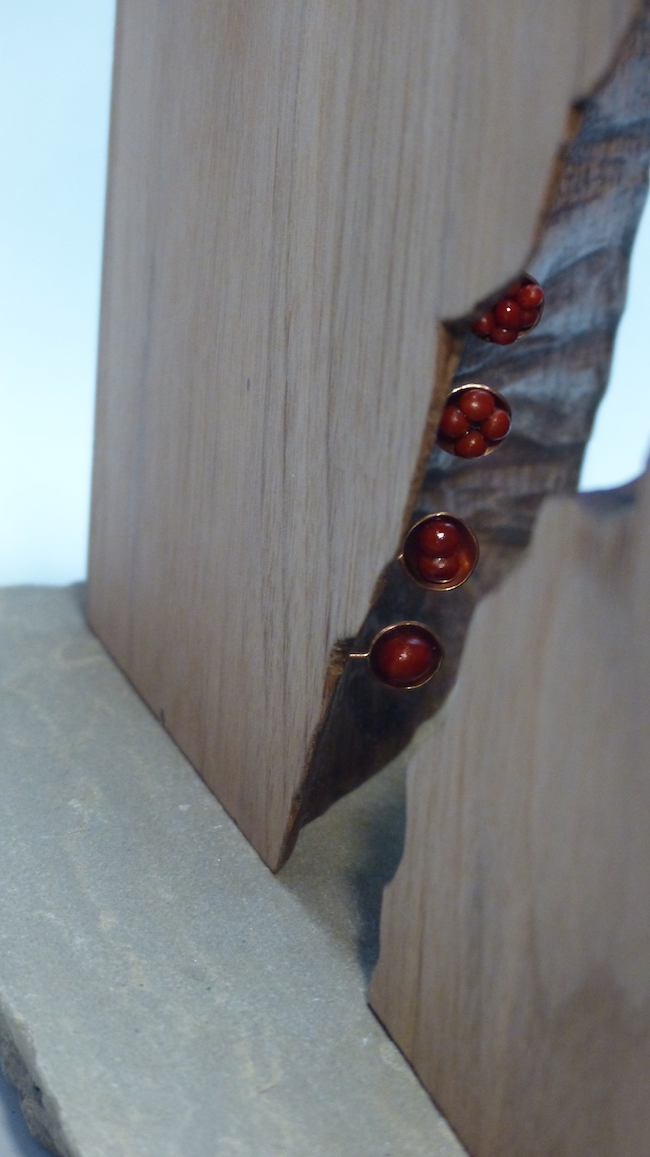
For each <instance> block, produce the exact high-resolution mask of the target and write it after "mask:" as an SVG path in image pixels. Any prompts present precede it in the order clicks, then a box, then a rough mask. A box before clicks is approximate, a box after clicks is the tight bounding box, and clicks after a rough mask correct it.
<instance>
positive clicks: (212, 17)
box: [88, 0, 636, 868]
mask: <svg viewBox="0 0 650 1157" xmlns="http://www.w3.org/2000/svg"><path fill="white" fill-rule="evenodd" d="M635 6H636V5H635V3H634V2H633V0H572V2H570V0H547V2H546V3H545V4H544V5H540V4H539V3H538V0H481V2H476V0H472V2H469V0H466V2H462V3H461V2H460V0H456V2H452V3H450V2H449V0H435V2H432V0H404V2H403V3H399V4H395V3H391V2H389V0H382V2H377V3H369V2H362V0H356V2H355V0H336V2H332V0H302V2H296V0H277V2H275V3H273V4H272V5H271V4H265V3H259V2H251V0H219V2H215V0H182V2H181V0H170V2H168V3H165V4H161V3H157V2H155V0H137V2H136V0H120V3H119V5H118V17H117V33H116V63H115V74H114V95H113V109H112V124H111V145H110V160H109V189H108V203H107V221H106V240H105V262H104V281H103V294H102V319H101V334H100V353H99V382H98V403H97V427H96V430H97V436H96V452H95V468H94V484H93V504H92V529H91V548H90V567H89V596H88V615H89V621H90V623H91V625H92V626H93V627H94V629H95V630H96V631H97V633H98V634H99V636H100V637H101V639H102V640H103V641H104V643H105V645H106V646H107V647H108V649H109V651H110V652H111V653H112V655H113V656H114V657H115V658H116V660H117V661H118V663H119V664H120V666H121V667H122V668H123V669H124V671H125V672H126V673H127V675H128V676H129V677H130V678H131V680H132V681H133V683H134V684H135V686H136V687H137V688H138V690H139V691H140V692H141V694H142V695H143V697H144V698H145V699H146V701H147V702H148V703H149V705H150V706H151V708H152V710H153V711H154V712H155V713H156V714H157V716H158V717H159V718H160V720H161V721H162V722H163V724H164V726H165V727H166V728H167V729H168V730H169V732H170V733H171V735H172V736H173V737H174V739H175V740H176V741H177V743H178V744H179V746H180V747H181V748H182V749H183V751H184V752H185V753H186V754H187V756H188V757H189V758H190V760H191V761H192V763H193V764H194V766H195V767H196V768H197V769H198V770H199V771H200V773H201V774H202V775H203V776H204V778H205V780H206V782H207V783H208V784H209V786H210V787H211V788H212V789H213V790H214V791H215V793H216V794H217V795H218V797H219V799H220V800H221V802H222V803H223V804H224V805H225V807H226V808H227V810H228V811H229V812H230V814H231V815H232V816H233V817H234V818H235V819H236V821H237V823H238V824H239V825H240V827H241V828H242V830H243V831H244V833H245V834H246V835H247V836H248V838H249V839H250V840H251V842H252V843H253V845H254V846H255V847H256V849H257V850H258V852H259V853H260V855H261V856H262V857H263V858H264V859H265V860H266V862H267V863H268V864H269V865H270V866H271V867H274V868H275V867H277V866H278V864H279V863H280V862H281V860H282V857H283V855H284V854H286V850H287V847H288V841H289V839H290V838H291V836H292V833H293V832H294V831H295V816H296V812H297V811H298V810H299V809H300V789H301V784H302V782H303V779H304V775H305V766H306V757H307V753H308V750H309V747H310V744H311V742H312V740H313V737H314V734H315V731H316V728H317V726H318V723H319V718H320V716H321V709H322V700H323V687H324V685H327V686H328V687H329V686H330V685H331V682H332V680H331V679H330V680H329V682H328V681H327V680H326V675H327V671H328V665H329V662H330V657H331V656H332V654H333V653H335V652H336V645H337V642H338V641H339V640H341V639H345V638H348V637H350V636H352V635H354V634H355V633H356V632H357V630H358V628H359V624H360V623H361V622H362V621H363V618H364V616H365V614H366V612H367V609H368V606H369V603H370V599H371V595H372V591H373V587H374V584H375V581H376V578H377V576H378V575H379V574H380V572H381V571H382V569H383V567H384V566H385V565H386V562H387V560H388V559H390V557H391V556H392V555H393V553H394V551H395V548H396V545H397V543H398V540H399V534H400V529H401V527H402V525H403V521H404V517H405V511H406V509H407V505H408V502H409V495H410V493H411V488H412V481H413V477H414V473H415V470H416V466H417V463H418V458H419V453H420V447H421V441H422V433H423V430H424V429H425V425H426V420H427V415H428V413H429V411H430V407H431V402H432V398H431V395H432V383H433V378H434V368H435V365H436V357H437V328H436V327H437V323H438V322H439V321H441V320H442V319H444V318H448V317H457V316H459V315H461V314H464V313H465V312H467V310H468V309H469V308H470V307H471V306H472V303H473V302H475V301H476V300H478V299H480V298H481V297H482V296H484V295H485V294H486V293H487V292H489V291H491V290H492V289H493V288H494V286H496V285H499V284H501V283H503V282H505V281H506V280H507V279H508V277H509V276H510V275H511V274H512V272H513V271H514V270H516V269H518V268H519V267H520V266H521V265H522V263H523V260H524V257H525V254H526V253H527V252H528V251H529V249H530V245H531V241H532V238H533V235H534V232H535V227H536V222H537V220H538V218H539V213H540V209H541V206H542V204H543V202H544V198H545V193H546V188H547V185H548V181H549V175H550V173H551V169H552V165H553V158H554V156H555V153H556V150H557V146H558V142H559V141H560V140H561V139H562V137H563V133H564V128H565V122H566V116H567V109H568V107H569V106H570V104H571V102H572V101H573V100H574V99H575V98H576V97H578V96H580V95H582V94H584V93H585V92H588V91H589V90H590V89H591V88H592V87H593V85H594V83H595V81H596V80H597V78H598V76H599V75H600V74H601V73H602V71H603V69H604V68H605V66H606V65H607V62H608V61H609V60H610V59H611V56H612V53H613V51H614V47H615V45H616V44H617V42H618V41H619V39H620V36H621V35H622V33H623V31H624V29H625V27H626V25H627V22H628V20H629V18H630V16H631V14H632V13H633V11H634V9H635ZM531 110H534V112H533V115H531ZM440 401H441V399H440V398H438V399H437V401H436V405H439V404H440Z"/></svg>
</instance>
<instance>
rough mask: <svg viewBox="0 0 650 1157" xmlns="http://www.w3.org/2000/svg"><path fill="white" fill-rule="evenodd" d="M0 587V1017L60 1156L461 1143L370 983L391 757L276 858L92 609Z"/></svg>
mask: <svg viewBox="0 0 650 1157" xmlns="http://www.w3.org/2000/svg"><path fill="white" fill-rule="evenodd" d="M80 598H81V591H80V588H69V589H58V588H29V587H23V588H5V589H4V590H0V687H1V693H0V817H1V823H2V833H3V836H2V843H1V846H0V1037H1V1038H2V1039H3V1040H4V1050H3V1051H4V1058H5V1065H6V1066H7V1068H8V1071H9V1074H10V1075H11V1076H12V1079H13V1080H14V1081H15V1082H16V1083H17V1084H18V1086H19V1087H21V1091H22V1094H23V1097H24V1106H25V1111H26V1115H27V1118H28V1120H29V1121H30V1123H31V1125H32V1127H33V1128H34V1129H35V1131H36V1132H37V1134H39V1136H40V1137H41V1139H43V1140H45V1141H46V1142H47V1143H48V1144H50V1145H53V1146H54V1147H55V1148H56V1149H58V1150H59V1151H60V1152H61V1153H62V1154H64V1155H65V1157H188V1155H189V1154H191V1155H192V1157H293V1155H296V1157H337V1155H339V1154H340V1155H341V1157H384V1155H386V1157H388V1155H391V1157H460V1155H461V1154H462V1153H463V1150H462V1148H461V1147H460V1145H459V1144H458V1142H457V1141H456V1139H455V1138H454V1137H453V1135H452V1134H451V1132H450V1130H449V1129H448V1127H447V1125H446V1124H445V1122H444V1121H443V1120H442V1119H441V1117H440V1116H439V1114H438V1113H437V1111H436V1109H435V1108H434V1106H433V1105H432V1103H431V1102H430V1100H429V1099H428V1097H427V1095H426V1094H425V1093H424V1091H423V1089H422V1088H421V1086H420V1085H419V1084H418V1082H417V1080H416V1078H415V1076H414V1075H413V1073H412V1071H411V1070H410V1068H409V1067H408V1065H407V1064H406V1062H405V1061H404V1059H403V1058H402V1056H401V1055H400V1053H399V1052H398V1050H397V1049H396V1048H395V1046H394V1045H393V1044H392V1042H391V1041H390V1039H389V1038H388V1037H387V1036H386V1034H385V1032H384V1031H383V1029H382V1028H381V1026H380V1025H379V1023H378V1022H377V1021H376V1019H375V1018H374V1016H373V1015H372V1013H371V1012H370V1010H369V1009H368V1007H367V1005H366V999H365V998H366V987H367V979H368V975H369V971H370V969H371V968H372V965H373V963H374V960H375V958H376V954H377V936H378V931H377V929H378V915H379V905H380V901H381V890H382V887H383V885H384V883H385V882H386V880H387V879H388V878H390V875H391V874H392V872H393V871H394V868H395V866H396V863H397V861H398V859H399V854H400V847H401V838H402V825H403V796H402V782H403V777H402V770H401V768H400V767H398V766H393V767H391V768H389V769H388V770H387V771H386V772H385V773H383V774H382V775H381V776H379V777H377V778H376V779H375V780H374V781H372V782H370V783H369V784H367V785H366V786H365V787H364V788H363V789H361V791H359V792H357V793H355V794H354V795H353V796H350V797H348V798H347V799H346V800H344V801H342V802H341V803H340V804H338V805H336V807H335V808H333V809H332V810H331V811H330V812H329V813H328V814H327V815H326V816H324V817H323V818H322V819H320V820H318V821H316V822H315V823H314V824H312V825H311V826H310V827H308V828H307V829H306V830H305V832H304V833H303V835H302V836H301V839H300V841H299V844H298V848H297V850H296V852H295V854H294V856H293V858H292V859H291V861H290V862H289V864H288V865H287V867H286V868H285V869H284V871H283V872H282V873H281V874H280V875H279V876H278V877H275V878H274V877H273V876H271V874H270V873H269V872H268V870H267V869H266V868H265V866H264V865H263V864H262V862H261V861H260V860H259V859H258V857H257V855H256V854H255V852H254V851H253V850H252V849H251V848H250V846H249V845H248V844H247V843H246V841H245V840H244V839H243V837H242V836H241V834H240V833H239V831H238V830H237V828H236V827H235V825H234V824H233V823H232V821H231V820H230V819H229V818H228V816H227V815H226V814H225V813H224V811H223V810H222V808H221V807H220V806H219V804H218V803H217V801H216V800H215V799H214V798H213V796H212V795H211V794H210V793H209V792H208V791H207V789H206V788H205V786H204V785H203V783H202V782H201V780H200V779H199V778H198V776H197V775H196V774H195V773H194V772H193V770H192V769H191V767H190V766H189V765H188V763H187V761H186V760H185V759H184V758H183V756H182V755H181V754H180V752H179V751H178V750H177V748H176V747H175V746H174V744H173V743H172V741H171V740H170V739H169V738H168V736H167V735H166V734H165V732H164V731H163V730H162V728H161V727H160V726H159V724H158V723H157V722H156V720H155V719H154V718H153V716H152V715H151V714H150V712H149V711H148V709H147V708H146V707H145V706H144V705H143V703H142V702H141V700H140V699H139V698H138V696H137V695H136V693H135V692H134V691H133V690H132V688H131V687H130V686H129V684H128V683H127V682H126V680H125V679H124V678H123V677H122V675H121V674H120V672H119V671H118V670H117V669H116V667H115V666H114V665H113V664H112V662H111V661H110V660H109V659H108V657H107V656H106V654H105V652H104V651H103V650H102V648H101V647H100V645H99V643H98V642H97V641H96V640H95V639H94V637H93V636H92V635H91V634H90V633H89V632H88V630H87V628H86V627H85V625H84V622H83V618H82V613H81V607H80Z"/></svg>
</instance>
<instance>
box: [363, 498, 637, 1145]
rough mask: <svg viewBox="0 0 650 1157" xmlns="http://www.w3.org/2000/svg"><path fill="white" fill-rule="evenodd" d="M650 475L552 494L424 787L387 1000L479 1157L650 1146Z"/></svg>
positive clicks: (415, 785) (417, 767) (474, 651)
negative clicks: (620, 484) (619, 485)
mask: <svg viewBox="0 0 650 1157" xmlns="http://www.w3.org/2000/svg"><path fill="white" fill-rule="evenodd" d="M649 583H650V475H646V476H645V477H644V479H643V481H642V483H641V484H637V485H636V489H635V487H629V488H623V489H622V490H620V491H613V492H611V493H609V494H608V493H603V494H602V495H594V496H586V495H585V496H581V497H580V498H579V499H578V498H574V499H568V498H567V499H564V500H560V499H554V500H550V501H549V502H548V503H547V504H546V505H545V506H544V508H543V511H542V514H541V515H540V519H539V521H538V524H537V528H536V531H535V534H534V538H533V542H532V546H531V549H530V552H529V553H528V555H527V557H526V560H525V562H524V564H523V566H521V568H520V569H518V570H517V571H515V572H513V574H512V575H511V576H510V577H509V578H508V579H506V580H505V582H504V583H503V585H502V586H501V587H500V588H499V589H498V590H497V591H496V592H494V593H493V594H491V595H489V596H487V598H486V599H485V600H484V601H483V602H482V603H481V605H480V606H479V608H478V610H477V612H476V614H475V616H474V619H473V621H472V625H471V627H470V631H469V635H468V639H467V644H466V648H465V653H464V655H463V659H462V662H461V667H460V673H459V678H458V682H457V684H456V686H455V688H454V690H453V692H452V694H451V696H450V698H449V700H448V701H447V704H446V706H445V708H443V711H442V712H441V713H440V715H439V716H438V718H437V719H436V720H435V721H434V722H433V723H432V724H430V725H429V727H430V730H429V732H428V734H427V736H426V738H425V739H424V740H423V742H422V744H421V746H420V747H419V749H418V750H417V751H416V753H415V755H414V757H413V760H412V764H411V768H410V773H409V783H408V803H407V835H406V846H405V853H404V858H403V860H402V863H401V865H400V867H399V869H398V872H397V875H396V877H395V879H394V880H393V881H392V883H391V884H390V885H389V886H388V888H387V890H386V892H385V895H384V907H383V911H382V931H381V955H380V961H379V965H378V968H377V970H376V973H375V976H374V978H373V983H372V990H371V1003H372V1006H373V1008H374V1009H375V1011H376V1012H377V1013H378V1015H379V1016H380V1018H381V1020H382V1021H383V1022H384V1024H385V1025H386V1027H387V1028H388V1030H389V1032H390V1033H391V1035H392V1036H393V1037H394V1039H395V1040H396V1042H397V1043H398V1045H399V1046H400V1048H401V1049H402V1050H403V1052H404V1053H405V1055H406V1056H407V1057H408V1058H409V1060H410V1061H411V1062H412V1064H413V1065H414V1067H415V1069H416V1071H417V1073H418V1075H419V1076H420V1078H421V1080H422V1081H423V1083H424V1084H425V1086H426V1088H427V1089H428V1090H429V1091H430V1093H431V1094H432V1096H433V1097H434V1099H435V1101H436V1103H437V1104H438V1106H439V1107H440V1108H441V1109H442V1111H443V1113H444V1114H445V1116H446V1117H447V1118H448V1120H449V1121H450V1123H451V1124H452V1126H453V1128H454V1129H455V1130H456V1132H457V1133H458V1135H459V1137H460V1138H461V1140H462V1141H463V1142H464V1144H465V1145H466V1146H467V1148H468V1149H469V1152H470V1153H471V1154H472V1157H549V1155H550V1154H553V1157H640V1154H645V1153H648V1152H650V1114H649V1113H648V1105H647V1090H648V1087H649V1084H650V774H649V772H650V712H649V711H648V689H649V688H650V600H649V599H648V588H649Z"/></svg>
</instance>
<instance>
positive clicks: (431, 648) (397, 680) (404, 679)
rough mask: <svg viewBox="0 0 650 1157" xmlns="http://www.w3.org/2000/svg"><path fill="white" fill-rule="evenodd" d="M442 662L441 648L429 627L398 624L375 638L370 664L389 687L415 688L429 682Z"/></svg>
mask: <svg viewBox="0 0 650 1157" xmlns="http://www.w3.org/2000/svg"><path fill="white" fill-rule="evenodd" d="M441 662H442V648H441V646H440V644H439V642H438V640H437V639H436V638H435V636H434V635H432V634H431V632H430V631H428V630H427V629H426V627H422V626H419V625H418V624H417V623H398V624H397V625H396V626H394V627H391V628H390V629H389V630H387V631H384V632H383V633H382V634H381V635H379V637H378V638H377V639H376V640H375V642H374V643H373V645H372V648H371V651H370V666H371V668H372V670H373V672H374V674H375V675H376V676H377V678H378V679H381V681H382V682H383V683H387V684H388V686H389V687H412V686H414V685H415V686H418V685H419V684H421V683H426V681H427V679H430V678H431V676H432V675H435V673H436V671H437V670H438V667H439V666H440V663H441Z"/></svg>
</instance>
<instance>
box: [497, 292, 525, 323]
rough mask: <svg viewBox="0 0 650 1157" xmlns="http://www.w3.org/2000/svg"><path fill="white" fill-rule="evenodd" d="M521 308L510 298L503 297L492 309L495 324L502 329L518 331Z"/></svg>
mask: <svg viewBox="0 0 650 1157" xmlns="http://www.w3.org/2000/svg"><path fill="white" fill-rule="evenodd" d="M520 313H521V307H520V306H519V305H518V304H517V302H516V301H513V300H512V298H511V297H505V298H504V299H503V301H500V302H499V304H498V305H497V306H495V309H494V316H495V318H496V321H497V324H498V325H500V326H502V327H503V329H519V315H520Z"/></svg>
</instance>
